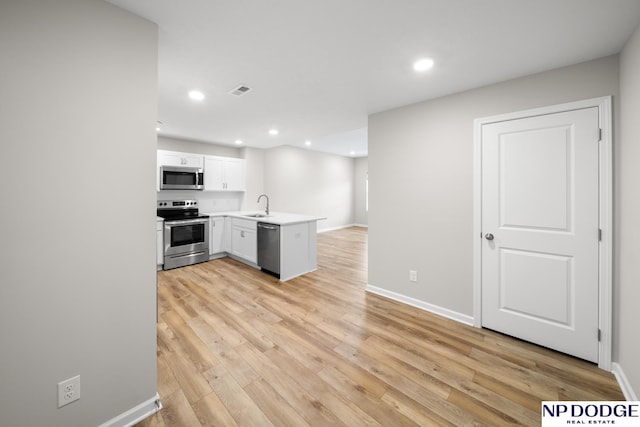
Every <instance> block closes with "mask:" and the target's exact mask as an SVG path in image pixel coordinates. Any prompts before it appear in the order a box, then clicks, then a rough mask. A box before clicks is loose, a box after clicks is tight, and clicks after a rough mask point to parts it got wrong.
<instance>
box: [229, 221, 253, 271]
mask: <svg viewBox="0 0 640 427" xmlns="http://www.w3.org/2000/svg"><path fill="white" fill-rule="evenodd" d="M257 224H258V223H257V222H256V221H251V220H246V219H239V218H232V219H231V253H232V254H233V255H235V256H237V257H239V258H242V259H243V260H246V261H249V262H251V263H253V264H256V263H257V262H258V232H257Z"/></svg>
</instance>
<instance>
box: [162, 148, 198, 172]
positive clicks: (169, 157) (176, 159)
mask: <svg viewBox="0 0 640 427" xmlns="http://www.w3.org/2000/svg"><path fill="white" fill-rule="evenodd" d="M203 161H204V156H203V155H202V154H193V153H179V152H177V151H165V150H158V166H189V167H194V168H201V167H202V166H203Z"/></svg>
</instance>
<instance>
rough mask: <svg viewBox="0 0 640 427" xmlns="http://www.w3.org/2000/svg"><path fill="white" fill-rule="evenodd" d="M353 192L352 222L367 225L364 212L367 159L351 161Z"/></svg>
mask: <svg viewBox="0 0 640 427" xmlns="http://www.w3.org/2000/svg"><path fill="white" fill-rule="evenodd" d="M353 165H354V171H353V186H354V187H353V192H354V209H353V215H354V222H355V223H356V224H357V225H368V224H369V213H368V212H367V210H366V181H367V173H368V172H369V159H368V158H367V157H359V158H356V159H354V160H353Z"/></svg>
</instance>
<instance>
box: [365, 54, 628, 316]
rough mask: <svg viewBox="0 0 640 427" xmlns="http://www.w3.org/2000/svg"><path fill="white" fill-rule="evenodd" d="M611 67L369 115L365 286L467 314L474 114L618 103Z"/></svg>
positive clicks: (602, 64)
mask: <svg viewBox="0 0 640 427" xmlns="http://www.w3.org/2000/svg"><path fill="white" fill-rule="evenodd" d="M618 73H619V67H618V57H617V56H612V57H608V58H603V59H600V60H596V61H591V62H588V63H584V64H578V65H575V66H571V67H566V68H562V69H558V70H554V71H548V72H545V73H541V74H536V75H532V76H529V77H524V78H520V79H516V80H511V81H507V82H504V83H500V84H496V85H492V86H488V87H483V88H479V89H476V90H471V91H468V92H464V93H460V94H457V95H452V96H448V97H444V98H440V99H435V100H432V101H427V102H422V103H419V104H414V105H410V106H406V107H403V108H398V109H394V110H390V111H386V112H382V113H379V114H374V115H372V116H370V117H369V182H370V187H369V198H370V199H369V207H370V212H369V284H370V285H372V286H376V287H379V288H383V289H386V290H389V291H392V292H396V293H399V294H402V295H405V296H408V297H411V298H415V299H417V300H420V301H422V302H425V303H428V304H432V305H435V306H437V307H441V308H445V309H448V310H452V311H453V312H456V313H459V314H462V315H466V316H473V303H472V301H473V285H472V281H473V265H472V261H473V246H472V242H473V121H474V119H476V118H478V117H486V116H491V115H496V114H501V113H508V112H512V111H519V110H525V109H530V108H535V107H542V106H547V105H553V104H559V103H563V102H569V101H576V100H581V99H588V98H593V97H599V96H606V95H613V96H614V109H615V110H616V111H617V107H616V103H617V99H618V97H617V95H618V89H619V82H618ZM409 270H417V271H418V282H417V283H412V282H409V280H408V279H409ZM614 312H615V310H614Z"/></svg>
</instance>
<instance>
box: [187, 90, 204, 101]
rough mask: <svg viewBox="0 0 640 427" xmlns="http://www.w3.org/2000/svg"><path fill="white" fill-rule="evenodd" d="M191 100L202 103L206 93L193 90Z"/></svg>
mask: <svg viewBox="0 0 640 427" xmlns="http://www.w3.org/2000/svg"><path fill="white" fill-rule="evenodd" d="M189 98H191V99H193V100H194V101H202V100H203V99H204V93H202V92H200V91H199V90H192V91H189Z"/></svg>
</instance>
